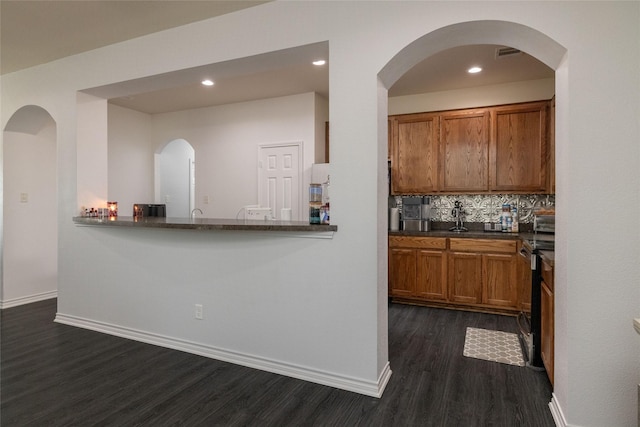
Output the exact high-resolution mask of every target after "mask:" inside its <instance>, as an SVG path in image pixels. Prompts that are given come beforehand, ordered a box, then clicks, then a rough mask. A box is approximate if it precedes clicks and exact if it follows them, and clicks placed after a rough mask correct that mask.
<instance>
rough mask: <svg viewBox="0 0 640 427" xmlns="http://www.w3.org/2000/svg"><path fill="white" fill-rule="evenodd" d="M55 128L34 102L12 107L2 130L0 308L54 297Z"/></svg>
mask: <svg viewBox="0 0 640 427" xmlns="http://www.w3.org/2000/svg"><path fill="white" fill-rule="evenodd" d="M56 132H57V126H56V122H55V121H54V120H53V118H52V117H51V115H50V114H49V113H48V112H47V111H46V110H44V109H43V108H41V107H39V106H36V105H27V106H24V107H22V108H20V109H19V110H17V111H16V112H15V113H14V114H13V115H12V116H11V118H10V119H9V121H8V122H7V125H6V127H5V129H4V134H3V164H2V168H3V169H2V186H3V200H2V206H3V210H2V233H3V235H2V292H1V293H0V296H1V298H0V308H7V307H13V306H17V305H22V304H27V303H31V302H35V301H40V300H44V299H49V298H55V297H56V296H57V289H58V200H57V195H58V188H57V173H58V171H57V160H56V159H57V137H56Z"/></svg>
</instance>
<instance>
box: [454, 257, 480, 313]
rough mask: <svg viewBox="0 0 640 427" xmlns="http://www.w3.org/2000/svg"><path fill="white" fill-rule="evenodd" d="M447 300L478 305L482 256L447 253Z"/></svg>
mask: <svg viewBox="0 0 640 427" xmlns="http://www.w3.org/2000/svg"><path fill="white" fill-rule="evenodd" d="M449 289H450V292H449V299H450V300H451V301H452V302H458V303H463V304H472V305H475V304H480V302H481V298H482V256H481V255H479V254H475V253H464V252H451V253H449Z"/></svg>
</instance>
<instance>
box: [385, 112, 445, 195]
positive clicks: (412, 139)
mask: <svg viewBox="0 0 640 427" xmlns="http://www.w3.org/2000/svg"><path fill="white" fill-rule="evenodd" d="M438 122H439V120H438V116H437V115H435V114H410V115H406V116H401V117H398V118H397V120H394V122H393V127H394V129H393V131H392V136H393V138H394V139H395V141H394V143H393V150H394V152H393V157H392V160H391V163H392V179H391V186H392V192H393V193H394V194H426V193H430V192H434V191H437V189H438V188H437V179H438Z"/></svg>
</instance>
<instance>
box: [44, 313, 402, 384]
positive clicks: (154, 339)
mask: <svg viewBox="0 0 640 427" xmlns="http://www.w3.org/2000/svg"><path fill="white" fill-rule="evenodd" d="M54 321H55V322H57V323H61V324H65V325H70V326H76V327H79V328H83V329H89V330H92V331H97V332H102V333H105V334H109V335H115V336H118V337H122V338H128V339H132V340H134V341H140V342H144V343H147V344H153V345H157V346H160V347H166V348H171V349H174V350H180V351H184V352H187V353H192V354H197V355H199V356H205V357H209V358H211V359H216V360H221V361H224V362H229V363H234V364H236V365H241V366H246V367H249V368H255V369H260V370H262V371H267V372H272V373H275V374H280V375H285V376H288V377H292V378H297V379H301V380H305V381H310V382H313V383H317V384H322V385H326V386H330V387H335V388H338V389H342V390H347V391H352V392H355V393H359V394H364V395H366V396H372V397H381V396H382V392H383V391H384V388H385V387H386V385H387V382H388V381H389V377H390V376H391V370H390V369H389V363H388V362H387V364H386V366H385V367H384V369H383V371H382V373H381V374H380V377H379V378H378V381H377V382H372V381H364V380H361V379H358V378H352V377H346V376H343V375H339V374H335V373H332V372H326V371H318V370H314V369H308V368H305V367H302V366H297V365H293V364H289V363H286V362H281V361H278V360H271V359H266V358H262V357H256V356H253V355H248V354H243V353H238V352H235V351H230V350H225V349H221V348H216V347H213V346H209V345H206V344H200V343H196V342H192V341H187V340H182V339H178V338H173V337H167V336H164V335H159V334H153V333H149V332H145V331H140V330H136V329H132V328H126V327H122V326H118V325H113V324H109V323H104V322H98V321H95V320H90V319H83V318H80V317H76V316H71V315H66V314H62V313H57V314H56V318H55V320H54Z"/></svg>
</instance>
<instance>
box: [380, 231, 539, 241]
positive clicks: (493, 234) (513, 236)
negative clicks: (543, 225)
mask: <svg viewBox="0 0 640 427" xmlns="http://www.w3.org/2000/svg"><path fill="white" fill-rule="evenodd" d="M389 236H413V237H460V238H468V239H499V240H520V239H527V238H530V237H532V236H533V234H532V233H501V232H497V231H473V230H469V231H462V232H459V231H449V230H433V231H403V230H401V231H389Z"/></svg>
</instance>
